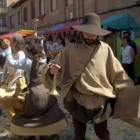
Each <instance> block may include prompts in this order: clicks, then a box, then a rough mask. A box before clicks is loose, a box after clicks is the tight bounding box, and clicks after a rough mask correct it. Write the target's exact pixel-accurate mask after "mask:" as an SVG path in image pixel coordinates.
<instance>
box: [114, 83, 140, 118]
mask: <svg viewBox="0 0 140 140" xmlns="http://www.w3.org/2000/svg"><path fill="white" fill-rule="evenodd" d="M113 118H116V119H130V118H140V85H138V86H132V87H127V88H125V89H123V90H121V91H120V92H119V93H118V95H117V97H116V102H115V107H114V113H113Z"/></svg>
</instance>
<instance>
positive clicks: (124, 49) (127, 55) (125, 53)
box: [121, 45, 133, 64]
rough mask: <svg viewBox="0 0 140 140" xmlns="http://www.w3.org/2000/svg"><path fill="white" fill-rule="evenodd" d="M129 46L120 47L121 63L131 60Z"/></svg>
mask: <svg viewBox="0 0 140 140" xmlns="http://www.w3.org/2000/svg"><path fill="white" fill-rule="evenodd" d="M131 49H132V48H131V47H130V46H129V45H127V46H126V47H122V48H121V55H122V64H130V63H132V62H133V57H132V55H131Z"/></svg>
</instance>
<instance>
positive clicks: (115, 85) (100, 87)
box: [42, 42, 133, 109]
mask: <svg viewBox="0 0 140 140" xmlns="http://www.w3.org/2000/svg"><path fill="white" fill-rule="evenodd" d="M70 45H71V46H67V47H66V48H65V49H64V50H63V52H62V55H61V61H60V66H61V67H62V69H61V71H60V79H59V82H58V85H59V87H60V88H61V93H65V94H66V93H68V92H70V90H71V86H72V85H73V84H74V83H75V87H76V89H77V92H76V93H74V95H73V96H74V98H75V99H76V100H77V102H78V103H79V104H81V105H83V106H85V107H86V108H87V109H94V108H98V107H102V106H103V105H104V103H105V101H106V99H107V98H115V97H116V94H117V93H118V92H119V91H120V90H121V89H123V88H125V87H128V86H132V85H133V82H132V81H131V80H130V78H129V77H128V75H127V74H126V73H125V72H124V70H123V68H122V66H121V64H120V62H119V61H118V60H117V59H116V58H115V56H114V54H113V52H112V50H111V48H110V46H109V45H107V44H106V43H104V42H101V44H100V46H99V47H98V48H97V49H95V50H94V51H93V49H94V47H95V46H93V47H87V46H85V45H83V44H70ZM92 51H93V52H94V53H92ZM90 56H91V57H90ZM89 58H90V60H88V59H89ZM87 61H88V64H87V65H86V62H87ZM85 66H86V67H85ZM48 67H49V65H48V66H47V67H46V69H45V70H44V72H43V74H42V77H43V83H44V84H45V85H46V86H47V87H49V88H50V87H51V83H50V81H51V80H50V79H51V78H52V75H50V73H49V71H47V70H48ZM44 74H45V75H46V76H44ZM79 75H80V77H79ZM78 77H79V78H78Z"/></svg>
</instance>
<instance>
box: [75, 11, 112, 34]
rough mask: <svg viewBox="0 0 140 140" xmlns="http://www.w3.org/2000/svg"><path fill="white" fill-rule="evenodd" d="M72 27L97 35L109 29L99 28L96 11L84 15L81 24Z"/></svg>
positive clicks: (99, 23) (105, 32)
mask: <svg viewBox="0 0 140 140" xmlns="http://www.w3.org/2000/svg"><path fill="white" fill-rule="evenodd" d="M72 28H73V29H75V30H78V31H80V32H85V33H89V34H94V35H98V36H104V35H107V34H109V33H110V31H108V30H105V29H102V28H101V19H100V17H99V16H98V15H97V14H96V13H88V14H87V15H86V16H85V17H84V19H83V22H82V24H81V25H77V26H72Z"/></svg>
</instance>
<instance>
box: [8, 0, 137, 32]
mask: <svg viewBox="0 0 140 140" xmlns="http://www.w3.org/2000/svg"><path fill="white" fill-rule="evenodd" d="M139 7H140V0H17V1H15V2H14V3H12V4H11V5H10V6H8V9H7V10H8V13H7V21H8V29H9V31H10V32H11V31H16V30H19V29H33V27H34V21H35V19H36V18H37V19H39V25H38V31H39V32H44V31H47V29H49V28H51V27H53V26H54V25H56V24H59V23H63V22H69V21H72V20H76V19H80V18H82V17H83V16H84V15H85V14H86V13H88V12H96V13H99V14H100V15H101V16H108V15H112V14H118V13H130V14H131V15H132V16H133V17H134V18H135V20H136V21H137V22H138V23H139V24H140V16H139V15H140V10H139Z"/></svg>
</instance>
